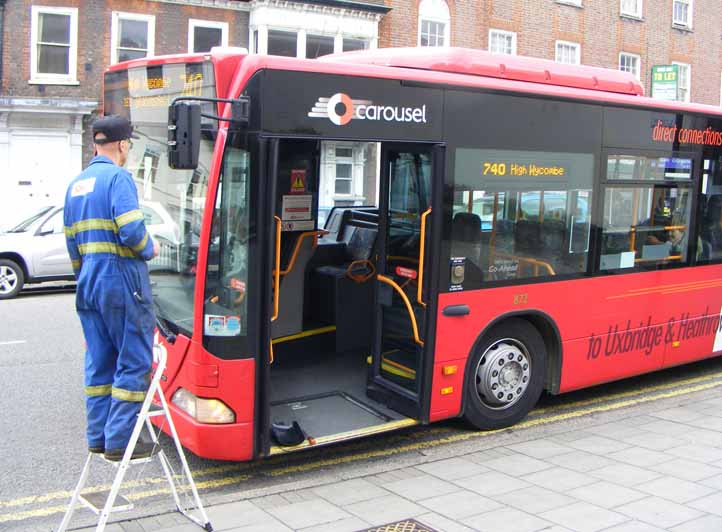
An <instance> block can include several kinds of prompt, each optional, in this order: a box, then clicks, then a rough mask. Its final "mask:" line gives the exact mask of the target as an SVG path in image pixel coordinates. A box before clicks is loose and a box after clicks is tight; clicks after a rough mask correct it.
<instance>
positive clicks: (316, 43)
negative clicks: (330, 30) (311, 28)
mask: <svg viewBox="0 0 722 532" xmlns="http://www.w3.org/2000/svg"><path fill="white" fill-rule="evenodd" d="M332 53H333V37H326V36H323V35H307V36H306V57H308V58H309V59H315V58H316V57H321V56H322V55H328V54H332Z"/></svg>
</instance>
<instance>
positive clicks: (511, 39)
mask: <svg viewBox="0 0 722 532" xmlns="http://www.w3.org/2000/svg"><path fill="white" fill-rule="evenodd" d="M489 51H490V52H492V53H495V54H506V55H516V33H514V32H513V31H502V30H489Z"/></svg>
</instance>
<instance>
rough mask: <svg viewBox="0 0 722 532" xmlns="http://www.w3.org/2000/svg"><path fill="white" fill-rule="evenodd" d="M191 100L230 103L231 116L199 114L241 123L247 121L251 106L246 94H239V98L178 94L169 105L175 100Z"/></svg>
mask: <svg viewBox="0 0 722 532" xmlns="http://www.w3.org/2000/svg"><path fill="white" fill-rule="evenodd" d="M183 101H192V102H211V103H230V104H231V118H223V117H220V116H218V115H210V114H205V113H201V116H204V117H206V118H211V119H214V120H222V121H224V122H240V123H242V124H247V123H248V115H249V111H250V106H251V100H250V98H248V97H247V96H241V97H240V98H208V97H203V96H178V97H177V98H173V101H172V102H171V105H174V104H175V103H176V102H183Z"/></svg>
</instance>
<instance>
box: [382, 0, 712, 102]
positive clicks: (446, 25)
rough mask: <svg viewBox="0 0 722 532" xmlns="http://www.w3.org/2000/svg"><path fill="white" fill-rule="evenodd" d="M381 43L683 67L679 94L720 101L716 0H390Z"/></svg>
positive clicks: (646, 71) (644, 74) (639, 71)
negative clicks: (390, 5)
mask: <svg viewBox="0 0 722 532" xmlns="http://www.w3.org/2000/svg"><path fill="white" fill-rule="evenodd" d="M391 4H392V5H393V10H392V11H391V12H390V13H389V14H388V15H387V16H385V17H384V19H383V20H382V21H381V40H380V42H379V46H382V47H386V46H462V47H471V48H481V49H484V50H490V51H493V52H496V53H508V54H518V55H526V56H531V57H541V58H545V59H551V60H556V61H561V62H567V63H581V64H585V65H591V66H598V67H604V68H621V69H623V70H627V71H630V72H633V73H634V74H636V75H637V77H639V79H640V80H641V81H642V82H643V84H644V86H645V88H646V91H647V94H650V89H651V79H650V78H651V68H652V66H654V65H670V64H677V65H679V69H680V70H679V74H680V84H681V87H680V94H679V97H680V99H683V100H687V101H693V102H698V103H706V104H712V105H720V102H721V100H720V81H721V78H720V74H721V73H722V46H721V44H722V39H721V37H720V28H721V27H722V5H721V4H720V2H719V1H718V0H393V1H392V2H391Z"/></svg>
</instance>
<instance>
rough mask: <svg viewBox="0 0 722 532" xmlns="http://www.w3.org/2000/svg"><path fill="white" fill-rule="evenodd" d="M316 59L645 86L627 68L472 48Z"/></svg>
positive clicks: (638, 91)
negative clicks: (496, 52) (503, 53)
mask: <svg viewBox="0 0 722 532" xmlns="http://www.w3.org/2000/svg"><path fill="white" fill-rule="evenodd" d="M318 60H319V61H329V62H334V63H337V62H344V63H358V64H368V65H379V66H388V67H401V68H413V69H419V70H433V71H438V72H450V73H455V74H468V75H471V76H484V77H491V78H500V79H509V80H515V81H527V82H530V83H544V84H546V85H558V86H563V87H575V88H579V89H588V90H595V91H605V92H616V93H621V94H630V95H634V96H642V95H644V86H643V85H642V84H641V83H640V81H639V80H638V79H637V78H636V77H634V75H633V74H630V73H629V72H622V71H619V70H612V69H607V68H598V67H590V66H584V65H565V64H562V63H556V62H554V61H550V60H548V59H538V58H535V57H522V56H515V55H501V54H492V53H490V52H487V51H485V50H475V49H471V48H451V47H446V48H444V47H439V48H436V47H414V48H376V49H373V50H361V51H357V52H346V53H342V54H332V55H327V56H324V57H321V58H319V59H318Z"/></svg>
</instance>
